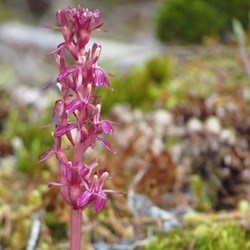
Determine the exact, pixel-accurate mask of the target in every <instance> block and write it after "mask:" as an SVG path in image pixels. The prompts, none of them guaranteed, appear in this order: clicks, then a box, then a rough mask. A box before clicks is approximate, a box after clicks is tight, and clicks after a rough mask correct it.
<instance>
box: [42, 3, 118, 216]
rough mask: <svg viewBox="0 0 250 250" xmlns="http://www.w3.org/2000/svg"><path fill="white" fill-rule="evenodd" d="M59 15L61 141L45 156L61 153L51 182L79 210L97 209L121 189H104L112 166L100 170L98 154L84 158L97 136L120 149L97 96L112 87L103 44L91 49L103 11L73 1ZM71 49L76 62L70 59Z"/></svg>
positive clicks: (57, 120)
mask: <svg viewBox="0 0 250 250" xmlns="http://www.w3.org/2000/svg"><path fill="white" fill-rule="evenodd" d="M56 20H57V23H58V25H59V27H57V28H59V29H60V30H61V32H62V35H63V38H64V41H63V42H62V43H60V44H59V45H58V47H57V49H56V50H54V51H53V52H51V53H49V54H50V55H53V56H54V57H55V61H56V64H57V67H58V69H59V74H58V75H57V76H56V77H55V78H54V80H53V81H52V82H57V85H58V87H59V89H60V91H61V98H60V99H59V100H57V101H56V102H55V106H54V112H53V118H54V127H55V130H54V133H53V136H54V141H55V144H54V146H51V147H50V148H49V149H47V150H46V151H45V152H44V153H43V154H42V155H41V156H40V158H39V162H42V161H45V160H47V159H48V158H49V157H51V156H52V155H55V156H56V157H57V159H58V161H59V171H60V182H58V183H56V182H50V183H49V184H50V186H59V187H60V190H61V194H62V195H63V197H64V199H65V200H66V201H67V203H68V204H70V206H71V207H72V208H73V209H74V210H82V209H85V208H86V207H88V206H89V205H90V204H93V207H94V210H95V211H96V212H99V211H101V210H102V209H103V208H104V206H105V204H106V201H107V194H108V193H114V192H115V191H112V190H105V189H103V186H104V183H105V181H106V180H107V179H108V178H109V172H108V171H107V169H106V168H101V169H97V170H95V171H94V168H96V166H97V159H95V160H94V161H92V162H91V163H90V164H84V163H82V156H83V154H84V152H85V151H86V149H88V148H89V147H91V148H93V147H94V146H95V143H96V142H101V143H103V144H104V146H105V147H106V148H107V149H108V150H110V151H112V152H114V150H113V149H112V147H111V146H110V144H109V143H108V141H106V140H105V139H104V138H102V137H101V135H102V134H103V133H104V134H108V135H111V134H112V133H113V127H112V122H110V121H107V120H102V119H101V106H102V103H101V101H100V100H99V98H98V97H96V96H95V90H96V88H99V87H101V86H105V87H107V88H108V89H111V86H110V84H109V80H108V78H107V76H106V73H105V70H104V69H103V68H101V67H100V66H99V65H98V60H99V57H100V54H101V46H100V45H97V44H96V43H94V44H93V45H92V47H90V48H91V49H86V45H87V43H88V42H89V39H90V35H91V32H92V31H94V30H97V29H99V28H100V27H101V26H102V24H101V23H100V13H99V11H90V10H88V9H85V8H82V7H80V6H78V7H77V8H71V7H68V8H66V9H64V10H59V11H58V12H57V13H56ZM66 54H67V56H66ZM68 54H69V55H71V57H72V59H73V63H69V60H68ZM71 62H72V60H71ZM63 136H65V137H66V138H67V139H68V141H69V143H70V144H71V146H72V147H73V158H72V159H71V160H69V159H68V157H67V156H66V154H65V153H64V151H65V149H66V148H65V147H63V146H62V137H63Z"/></svg>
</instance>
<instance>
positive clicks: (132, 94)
mask: <svg viewBox="0 0 250 250" xmlns="http://www.w3.org/2000/svg"><path fill="white" fill-rule="evenodd" d="M170 75H171V64H170V60H169V58H167V57H155V58H152V59H150V60H149V61H147V62H146V63H145V64H143V65H140V66H138V67H136V68H134V69H132V70H131V71H130V72H129V73H127V74H126V75H124V76H122V77H114V78H111V79H110V80H111V86H112V87H113V88H114V91H113V92H112V93H110V91H107V90H106V89H100V90H99V91H98V92H97V95H99V96H101V98H102V101H103V109H104V112H106V111H109V110H110V108H111V107H112V105H114V104H117V103H128V104H129V105H131V107H132V108H142V109H146V110H152V108H153V104H154V101H155V100H156V99H158V97H159V96H160V95H161V94H162V89H163V88H164V86H165V85H167V84H168V82H169V79H170Z"/></svg>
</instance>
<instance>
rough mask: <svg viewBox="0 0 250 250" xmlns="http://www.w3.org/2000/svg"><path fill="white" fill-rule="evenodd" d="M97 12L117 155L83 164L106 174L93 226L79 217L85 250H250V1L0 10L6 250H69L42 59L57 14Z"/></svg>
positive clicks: (119, 2)
mask: <svg viewBox="0 0 250 250" xmlns="http://www.w3.org/2000/svg"><path fill="white" fill-rule="evenodd" d="M78 4H80V5H82V6H84V7H86V8H89V9H99V10H100V11H101V13H102V19H103V23H104V26H103V27H104V28H105V29H107V30H108V32H100V31H97V32H95V33H94V34H93V38H92V40H91V42H96V43H98V44H100V45H101V46H102V55H101V64H102V66H103V67H104V68H105V69H107V70H108V71H109V72H111V73H112V74H113V75H114V77H111V79H110V82H111V85H112V87H113V88H114V91H113V92H109V91H108V90H106V89H101V90H98V93H97V95H98V96H101V98H102V99H103V116H104V117H106V118H107V119H111V120H114V121H117V122H119V124H120V125H119V126H116V128H115V133H114V135H113V136H112V138H108V139H109V140H110V142H111V144H112V145H113V147H114V148H115V149H116V151H117V154H116V155H111V154H110V153H109V152H106V151H105V150H104V149H103V148H101V147H97V148H96V149H95V152H92V151H90V152H89V151H88V152H87V154H86V156H85V159H86V161H87V162H88V159H92V158H93V157H94V156H96V155H97V156H98V157H99V158H100V161H101V163H102V164H100V165H105V166H107V167H108V168H109V169H110V170H111V175H112V180H111V181H110V182H109V183H108V186H107V188H112V189H116V190H121V191H125V192H126V195H124V196H121V195H118V196H117V195H114V196H111V197H110V200H109V202H108V204H107V208H106V209H105V210H104V211H102V212H101V213H99V214H95V213H94V212H93V210H92V208H90V209H86V210H85V211H84V212H83V217H84V221H83V226H82V227H83V240H82V242H83V247H82V249H90V250H91V249H95V250H108V249H117V250H118V249H146V250H154V249H156V250H165V249H173V250H179V249H183V250H184V249H190V250H192V249H198V250H199V249H200V250H201V249H202V250H204V249H206V250H213V249H218V250H242V249H244V250H245V249H250V234H249V232H250V231H249V230H250V221H249V218H250V217H249V215H250V212H249V200H250V186H249V184H250V175H249V171H250V53H249V45H250V2H249V0H220V1H215V0H189V1H185V0H154V1H153V0H137V1H135V0H133V1H132V0H102V1H97V0H96V1H95V0H85V1H80V0H78V1H73V0H72V1H71V0H53V1H49V0H0V250H1V249H10V250H19V249H20V250H22V249H27V250H32V249H41V250H47V249H60V250H61V249H68V247H69V245H68V223H69V220H70V218H69V214H70V213H69V212H70V211H69V207H68V206H67V205H66V204H65V202H64V201H63V199H62V198H61V196H60V194H59V190H58V189H57V188H54V187H53V188H48V186H47V182H48V181H57V180H58V169H57V163H56V159H54V158H52V159H50V160H48V161H47V162H46V163H43V164H40V165H37V158H38V156H39V155H40V154H41V153H42V152H43V151H44V150H45V149H46V148H48V147H49V146H51V145H52V143H53V141H52V137H51V132H52V129H51V128H48V129H41V128H40V127H41V125H45V124H50V123H51V121H52V108H53V105H54V102H55V100H56V99H57V98H58V96H59V93H58V92H57V90H56V89H55V88H53V87H52V88H50V89H48V90H46V91H43V87H44V86H45V85H46V83H48V82H49V81H50V80H51V79H53V78H54V77H55V76H56V75H57V73H58V72H57V69H56V67H55V63H54V59H53V57H49V56H47V55H46V53H48V52H50V51H52V50H54V49H55V48H56V46H57V45H58V44H59V43H60V42H61V41H62V37H61V35H60V33H58V32H56V31H54V30H50V29H47V28H44V25H46V24H50V25H56V21H55V12H56V11H57V10H58V9H60V8H65V7H67V6H69V5H70V6H77V5H78Z"/></svg>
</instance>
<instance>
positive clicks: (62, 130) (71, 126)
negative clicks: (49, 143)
mask: <svg viewBox="0 0 250 250" xmlns="http://www.w3.org/2000/svg"><path fill="white" fill-rule="evenodd" d="M76 127H77V124H68V125H66V126H64V127H62V128H60V129H58V130H57V131H56V132H55V135H56V136H62V135H64V134H66V133H68V132H69V131H70V130H72V129H75V128H76Z"/></svg>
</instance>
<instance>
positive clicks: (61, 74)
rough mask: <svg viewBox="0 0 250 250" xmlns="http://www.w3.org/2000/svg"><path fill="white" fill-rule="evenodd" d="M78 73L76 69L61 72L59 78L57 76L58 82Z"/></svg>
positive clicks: (71, 68)
mask: <svg viewBox="0 0 250 250" xmlns="http://www.w3.org/2000/svg"><path fill="white" fill-rule="evenodd" d="M75 71H77V68H76V67H69V68H66V69H65V70H64V71H63V72H61V73H60V74H59V75H58V76H57V81H58V82H60V81H62V80H63V79H64V78H65V77H67V76H68V75H69V74H71V73H73V72H75Z"/></svg>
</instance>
